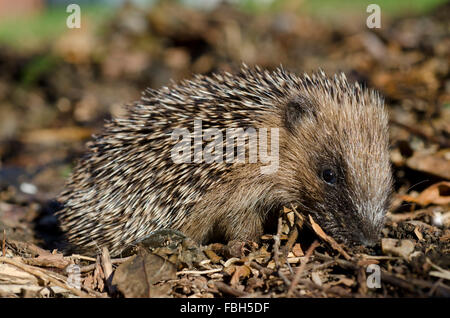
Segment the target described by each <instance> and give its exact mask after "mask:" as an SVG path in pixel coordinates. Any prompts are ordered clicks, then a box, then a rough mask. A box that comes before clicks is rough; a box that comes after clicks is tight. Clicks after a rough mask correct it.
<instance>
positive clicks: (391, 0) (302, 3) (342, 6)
mask: <svg viewBox="0 0 450 318" xmlns="http://www.w3.org/2000/svg"><path fill="white" fill-rule="evenodd" d="M446 1H447V0H320V1H319V0H278V1H273V2H269V1H264V0H241V1H238V6H239V7H240V8H241V9H243V10H245V11H248V12H260V11H278V10H281V9H282V8H283V7H291V8H293V7H301V9H302V11H306V12H308V13H311V14H314V15H324V16H333V15H334V16H339V15H345V14H346V13H351V14H354V13H360V14H363V15H367V13H366V8H367V6H368V5H369V4H378V5H379V6H380V8H381V11H382V14H383V13H387V14H388V15H390V16H394V17H395V16H398V15H403V14H418V13H426V12H427V11H429V10H431V9H433V8H434V7H436V6H437V5H439V4H442V3H445V2H446Z"/></svg>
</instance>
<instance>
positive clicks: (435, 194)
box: [401, 181, 450, 205]
mask: <svg viewBox="0 0 450 318" xmlns="http://www.w3.org/2000/svg"><path fill="white" fill-rule="evenodd" d="M401 198H402V199H403V200H405V201H407V202H413V203H417V204H420V205H428V204H450V182H448V181H442V182H438V183H435V184H433V185H432V186H430V187H428V188H426V189H425V190H423V191H422V192H421V193H420V194H419V195H418V196H417V197H412V196H409V195H403V196H401Z"/></svg>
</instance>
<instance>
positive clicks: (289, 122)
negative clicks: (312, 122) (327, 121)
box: [283, 96, 315, 131]
mask: <svg viewBox="0 0 450 318" xmlns="http://www.w3.org/2000/svg"><path fill="white" fill-rule="evenodd" d="M314 112H315V108H314V105H313V103H312V101H311V100H310V99H309V98H306V97H303V96H294V97H292V98H291V99H289V100H288V102H287V103H286V106H285V107H284V114H283V121H284V126H285V127H286V128H287V129H288V130H291V131H293V130H294V129H295V127H296V126H297V125H299V124H300V123H301V121H302V119H303V118H305V116H313V115H314Z"/></svg>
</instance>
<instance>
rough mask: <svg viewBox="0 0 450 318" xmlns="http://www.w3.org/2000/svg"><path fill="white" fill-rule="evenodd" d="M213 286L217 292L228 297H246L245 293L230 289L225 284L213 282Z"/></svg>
mask: <svg viewBox="0 0 450 318" xmlns="http://www.w3.org/2000/svg"><path fill="white" fill-rule="evenodd" d="M214 285H216V287H217V289H218V290H219V291H221V292H222V293H225V294H228V295H232V296H235V297H245V296H247V293H246V292H243V291H240V290H237V289H235V288H232V287H230V286H228V285H227V284H225V283H223V282H214Z"/></svg>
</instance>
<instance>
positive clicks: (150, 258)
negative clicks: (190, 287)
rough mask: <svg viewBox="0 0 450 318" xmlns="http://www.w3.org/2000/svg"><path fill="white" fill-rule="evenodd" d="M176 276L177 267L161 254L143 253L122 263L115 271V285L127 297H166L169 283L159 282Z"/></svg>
mask: <svg viewBox="0 0 450 318" xmlns="http://www.w3.org/2000/svg"><path fill="white" fill-rule="evenodd" d="M175 278H176V267H175V265H174V264H172V263H170V262H169V261H167V260H165V259H164V258H162V257H161V256H158V255H155V254H151V253H141V254H138V255H135V256H133V257H131V258H130V259H129V260H127V261H126V262H124V263H123V264H121V265H120V266H119V267H118V268H117V269H116V271H115V273H114V278H113V285H117V288H118V289H119V290H120V292H122V294H123V295H124V296H125V297H127V298H130V297H132V298H136V297H138V298H142V297H164V296H167V292H168V290H167V285H164V284H163V285H155V284H157V283H158V282H161V281H166V280H169V279H175Z"/></svg>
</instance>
